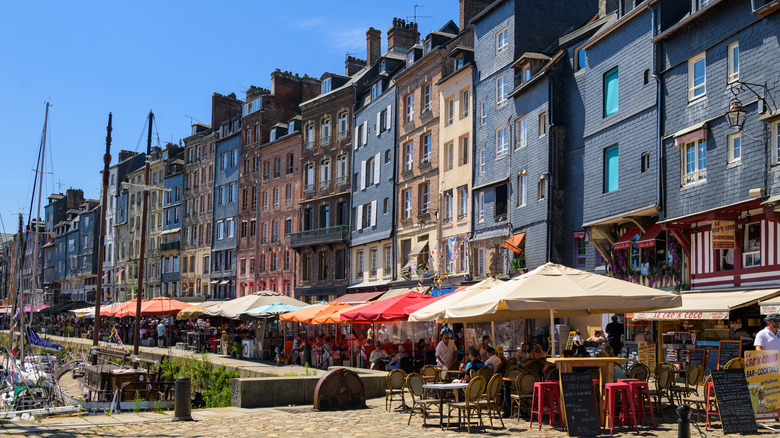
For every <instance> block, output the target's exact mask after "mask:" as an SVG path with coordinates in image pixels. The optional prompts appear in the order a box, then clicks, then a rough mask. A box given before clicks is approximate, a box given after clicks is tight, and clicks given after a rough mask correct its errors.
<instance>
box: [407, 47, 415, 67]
mask: <svg viewBox="0 0 780 438" xmlns="http://www.w3.org/2000/svg"><path fill="white" fill-rule="evenodd" d="M413 65H414V50H412V51H410V52H409V53H407V54H406V67H407V68H408V67H411V66H413Z"/></svg>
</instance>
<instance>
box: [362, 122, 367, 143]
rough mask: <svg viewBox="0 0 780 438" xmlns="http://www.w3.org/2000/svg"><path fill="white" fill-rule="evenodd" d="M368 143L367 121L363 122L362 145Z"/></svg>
mask: <svg viewBox="0 0 780 438" xmlns="http://www.w3.org/2000/svg"><path fill="white" fill-rule="evenodd" d="M367 142H368V120H366V121H365V122H363V144H364V145H365V144H366V143H367Z"/></svg>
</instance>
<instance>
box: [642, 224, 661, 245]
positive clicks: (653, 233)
mask: <svg viewBox="0 0 780 438" xmlns="http://www.w3.org/2000/svg"><path fill="white" fill-rule="evenodd" d="M662 231H663V230H662V229H661V225H660V224H653V226H651V227H650V228H649V229H648V230H647V232H646V233H645V234H642V237H640V238H639V242H637V243H636V246H638V247H640V248H652V247H654V246H655V240H656V239H658V235H659V234H661V232H662Z"/></svg>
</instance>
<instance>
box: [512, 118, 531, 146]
mask: <svg viewBox="0 0 780 438" xmlns="http://www.w3.org/2000/svg"><path fill="white" fill-rule="evenodd" d="M527 144H528V118H527V117H526V116H523V117H520V118H518V119H515V149H518V148H522V147H525V146H526V145H527Z"/></svg>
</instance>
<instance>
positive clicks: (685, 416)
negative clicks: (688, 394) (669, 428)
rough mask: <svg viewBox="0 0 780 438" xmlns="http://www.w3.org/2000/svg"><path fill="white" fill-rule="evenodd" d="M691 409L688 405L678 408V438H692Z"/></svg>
mask: <svg viewBox="0 0 780 438" xmlns="http://www.w3.org/2000/svg"><path fill="white" fill-rule="evenodd" d="M690 414H691V408H690V407H689V406H688V405H682V406H680V407H678V408H677V415H679V416H680V418H679V419H678V420H677V438H691V419H690Z"/></svg>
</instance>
